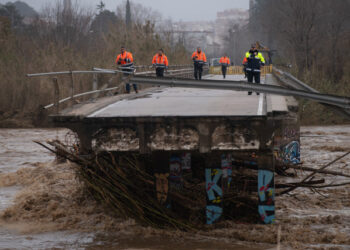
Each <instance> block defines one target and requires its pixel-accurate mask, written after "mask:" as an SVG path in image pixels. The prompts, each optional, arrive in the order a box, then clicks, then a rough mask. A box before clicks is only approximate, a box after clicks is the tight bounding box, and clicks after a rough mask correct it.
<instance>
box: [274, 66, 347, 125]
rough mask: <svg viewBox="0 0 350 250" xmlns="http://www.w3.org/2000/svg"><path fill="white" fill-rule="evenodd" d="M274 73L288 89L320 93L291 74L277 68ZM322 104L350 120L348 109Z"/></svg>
mask: <svg viewBox="0 0 350 250" xmlns="http://www.w3.org/2000/svg"><path fill="white" fill-rule="evenodd" d="M272 73H273V75H274V76H275V77H276V78H277V79H278V80H279V81H280V82H282V83H283V84H284V85H286V86H287V87H289V88H291V89H297V90H304V91H309V92H312V93H319V92H318V91H317V90H315V89H314V88H312V87H310V86H309V85H307V84H306V83H304V82H302V81H300V80H299V79H297V78H296V77H294V76H293V75H291V74H290V73H287V72H284V71H282V70H280V69H277V68H276V67H273V69H272ZM321 104H322V105H324V106H326V107H328V108H331V109H332V110H334V111H335V112H336V113H338V114H339V115H342V116H343V117H345V118H347V119H350V110H349V109H346V108H345V109H344V108H342V107H339V106H337V105H336V106H334V105H332V104H329V103H321Z"/></svg>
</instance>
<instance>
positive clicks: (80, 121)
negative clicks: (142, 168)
mask: <svg viewBox="0 0 350 250" xmlns="http://www.w3.org/2000/svg"><path fill="white" fill-rule="evenodd" d="M206 77H207V78H208V79H214V80H221V79H222V76H219V75H208V76H206ZM226 79H227V80H237V81H239V80H244V77H243V76H242V75H227V78H226ZM262 83H266V84H270V85H273V84H278V83H277V80H276V79H275V78H274V76H273V75H266V77H264V78H262ZM296 110H297V104H296V102H295V101H293V98H286V97H281V96H277V95H270V94H263V93H262V94H260V95H256V94H255V93H253V94H252V95H248V93H247V92H245V91H244V92H242V91H232V90H208V89H199V88H179V87H176V88H172V87H161V88H160V87H153V88H149V89H146V90H144V91H142V92H140V93H138V94H129V95H118V96H111V97H105V98H100V99H98V100H95V101H90V102H86V103H81V104H78V105H75V106H73V107H71V108H69V109H66V110H64V111H62V112H61V113H60V114H58V115H54V116H52V119H53V121H54V123H55V124H56V126H61V127H67V128H70V129H71V130H73V131H75V132H76V133H77V134H78V136H79V140H80V142H79V143H80V145H79V146H80V150H81V153H83V154H88V153H89V152H92V151H95V152H96V151H97V152H98V151H109V152H117V154H129V153H138V155H139V157H141V159H143V158H142V157H144V156H151V159H152V162H151V164H150V168H151V169H153V174H155V176H163V177H164V176H167V175H168V176H169V177H168V178H167V177H164V178H165V179H167V180H169V188H171V187H172V186H174V185H175V186H176V187H181V181H180V182H179V180H182V170H184V171H185V170H186V171H189V170H191V169H192V170H193V176H194V177H196V176H197V177H196V178H199V179H203V178H204V179H205V182H206V190H207V193H208V197H207V208H206V211H207V212H206V213H207V223H208V224H211V223H213V222H214V221H217V220H218V219H219V218H220V217H221V215H222V214H223V205H222V202H221V200H222V198H223V190H228V186H227V185H226V187H225V188H224V183H226V184H227V183H230V181H231V180H232V177H231V175H232V169H233V162H234V160H233V159H247V160H248V162H249V164H250V165H249V164H248V165H249V166H250V167H251V168H252V169H258V174H257V178H258V189H259V190H263V191H259V206H258V210H259V214H260V216H261V220H262V221H263V222H264V223H273V222H274V218H275V217H274V171H275V166H277V165H279V164H280V165H283V164H292V163H298V161H299V148H300V147H299V124H298V119H297V116H296V113H295V111H296ZM191 159H196V160H191ZM143 164H145V163H143ZM237 167H238V166H237ZM158 173H159V174H158ZM203 173H205V177H204V176H203ZM157 178H158V177H157ZM221 180H222V182H221ZM212 187H215V196H214V188H213V189H212ZM157 188H158V186H157ZM166 189H167V188H166ZM158 191H159V190H158V189H157V192H158ZM159 192H161V191H159ZM213 197H214V198H213ZM218 197H219V200H220V202H219V203H217V202H216V200H217V199H218Z"/></svg>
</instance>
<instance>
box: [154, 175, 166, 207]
mask: <svg viewBox="0 0 350 250" xmlns="http://www.w3.org/2000/svg"><path fill="white" fill-rule="evenodd" d="M154 176H155V177H156V192H157V199H158V201H159V203H160V204H164V203H165V202H166V200H167V197H168V189H169V186H168V184H169V181H168V177H169V174H168V173H165V174H155V175H154Z"/></svg>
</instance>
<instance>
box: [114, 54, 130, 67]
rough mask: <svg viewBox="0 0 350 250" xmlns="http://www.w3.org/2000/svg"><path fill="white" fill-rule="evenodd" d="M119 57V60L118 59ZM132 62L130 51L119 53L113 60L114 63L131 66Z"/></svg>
mask: <svg viewBox="0 0 350 250" xmlns="http://www.w3.org/2000/svg"><path fill="white" fill-rule="evenodd" d="M119 59H120V60H119ZM133 62H134V58H133V57H132V54H131V53H130V52H127V51H125V52H124V53H123V54H119V55H118V56H117V59H116V60H115V63H116V64H119V65H123V66H131V65H132V64H133Z"/></svg>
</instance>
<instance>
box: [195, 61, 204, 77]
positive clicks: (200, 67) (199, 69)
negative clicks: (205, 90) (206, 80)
mask: <svg viewBox="0 0 350 250" xmlns="http://www.w3.org/2000/svg"><path fill="white" fill-rule="evenodd" d="M202 73H203V64H199V63H195V64H194V78H195V79H196V80H198V79H199V80H202Z"/></svg>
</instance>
